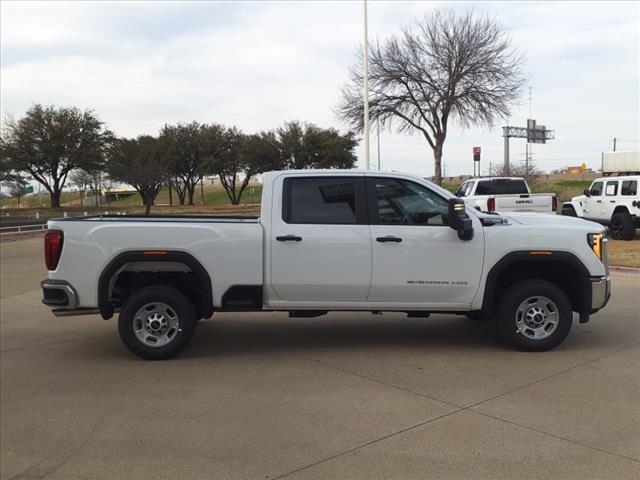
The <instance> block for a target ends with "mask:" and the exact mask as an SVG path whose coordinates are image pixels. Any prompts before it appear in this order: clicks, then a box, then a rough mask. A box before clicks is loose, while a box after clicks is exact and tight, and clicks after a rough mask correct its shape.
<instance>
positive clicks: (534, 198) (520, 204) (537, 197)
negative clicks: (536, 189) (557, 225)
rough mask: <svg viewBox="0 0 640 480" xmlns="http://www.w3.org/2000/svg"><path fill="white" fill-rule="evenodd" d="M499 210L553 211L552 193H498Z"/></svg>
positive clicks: (497, 204) (496, 197)
mask: <svg viewBox="0 0 640 480" xmlns="http://www.w3.org/2000/svg"><path fill="white" fill-rule="evenodd" d="M495 199H496V211H497V212H551V211H553V195H552V194H546V193H543V194H522V195H496V196H495Z"/></svg>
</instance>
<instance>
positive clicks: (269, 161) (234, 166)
mask: <svg viewBox="0 0 640 480" xmlns="http://www.w3.org/2000/svg"><path fill="white" fill-rule="evenodd" d="M215 133H216V135H215V136H214V137H213V136H212V137H210V143H209V145H210V147H211V148H210V157H209V158H210V168H211V171H212V172H213V173H214V174H215V175H218V177H219V178H220V183H222V186H223V187H224V189H225V191H226V192H227V196H228V197H229V201H230V202H231V203H232V204H233V205H238V204H239V203H240V200H241V198H242V194H243V193H244V191H245V189H246V188H247V186H248V185H249V182H250V181H251V179H252V178H253V177H255V176H256V175H257V174H259V173H262V172H266V171H267V170H278V169H280V168H281V166H282V162H281V156H280V149H279V144H278V141H277V139H276V136H275V133H273V132H260V133H258V134H254V135H244V134H242V133H241V132H240V131H239V130H237V129H236V128H235V127H233V128H228V129H224V130H223V131H221V132H220V131H217V132H215Z"/></svg>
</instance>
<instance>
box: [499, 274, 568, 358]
mask: <svg viewBox="0 0 640 480" xmlns="http://www.w3.org/2000/svg"><path fill="white" fill-rule="evenodd" d="M497 319H498V324H499V326H500V332H501V334H502V336H503V337H504V338H505V339H507V340H509V341H510V342H511V343H512V344H513V345H514V346H515V347H516V348H517V349H519V350H526V351H534V352H543V351H546V350H551V349H553V348H555V347H557V346H558V345H560V344H561V343H562V342H563V340H564V339H565V338H566V337H567V335H568V334H569V330H571V322H572V313H571V304H570V303H569V299H568V298H567V296H566V295H565V294H564V292H562V290H560V289H559V288H558V287H557V286H556V285H554V284H552V283H550V282H547V281H544V280H534V279H532V280H523V281H521V282H518V283H516V284H515V285H513V286H512V287H510V288H509V289H508V290H507V291H505V292H504V294H503V296H502V300H501V302H500V305H499V307H498V313H497Z"/></svg>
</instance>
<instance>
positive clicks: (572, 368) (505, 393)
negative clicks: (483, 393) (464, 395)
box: [465, 342, 640, 410]
mask: <svg viewBox="0 0 640 480" xmlns="http://www.w3.org/2000/svg"><path fill="white" fill-rule="evenodd" d="M638 345H640V342H638V343H633V344H631V345H625V346H624V347H621V348H618V349H617V350H614V351H612V352H608V353H605V354H603V355H600V356H599V357H596V358H592V359H590V360H586V361H584V362H582V363H579V364H577V365H573V366H572V367H569V368H565V369H564V370H561V371H559V372H555V373H552V374H550V375H547V376H546V377H542V378H538V379H537V380H533V381H531V382H528V383H526V384H524V385H520V386H519V387H516V388H512V389H511V390H508V391H506V392H502V393H499V394H497V395H494V396H493V397H490V398H486V399H484V400H481V401H479V402H476V403H473V404H471V405H467V406H466V407H465V408H466V409H467V410H468V409H472V408H474V407H477V406H478V405H482V404H484V403H487V402H490V401H492V400H496V399H497V398H501V397H504V396H506V395H510V394H511V393H514V392H517V391H519V390H522V389H523V388H527V387H530V386H531V385H536V384H538V383H541V382H544V381H545V380H549V379H551V378H554V377H557V376H560V375H563V374H565V373H568V372H571V371H573V370H575V369H577V368H580V367H584V366H586V365H589V364H590V363H593V362H597V361H598V360H602V359H603V358H606V357H609V356H611V355H615V354H616V353H620V352H622V351H624V350H628V349H629V348H634V347H637V346H638Z"/></svg>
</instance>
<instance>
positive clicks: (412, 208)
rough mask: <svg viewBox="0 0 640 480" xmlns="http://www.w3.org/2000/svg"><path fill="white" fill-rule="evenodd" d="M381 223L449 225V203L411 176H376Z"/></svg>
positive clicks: (378, 214)
mask: <svg viewBox="0 0 640 480" xmlns="http://www.w3.org/2000/svg"><path fill="white" fill-rule="evenodd" d="M374 182H375V190H376V197H377V203H376V206H377V216H374V220H375V221H374V222H372V223H377V224H379V225H448V218H447V214H448V212H449V203H448V202H447V201H446V200H445V199H444V198H442V197H440V196H438V195H437V194H435V193H434V192H432V191H431V190H429V189H428V188H425V187H423V186H422V185H419V184H417V183H413V182H410V181H407V180H396V179H392V178H374Z"/></svg>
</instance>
